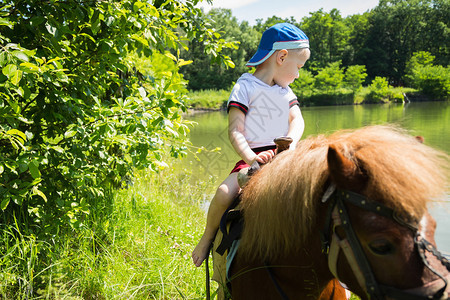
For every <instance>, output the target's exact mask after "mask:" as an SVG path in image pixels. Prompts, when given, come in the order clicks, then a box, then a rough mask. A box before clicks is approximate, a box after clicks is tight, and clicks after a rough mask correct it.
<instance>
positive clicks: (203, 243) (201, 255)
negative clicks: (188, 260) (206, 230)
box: [192, 235, 212, 267]
mask: <svg viewBox="0 0 450 300" xmlns="http://www.w3.org/2000/svg"><path fill="white" fill-rule="evenodd" d="M211 242H212V241H211V239H208V238H207V237H206V236H205V235H203V236H202V238H201V239H200V241H199V242H198V244H197V246H196V247H195V248H194V251H192V261H193V262H194V265H195V266H196V267H200V266H201V265H202V263H203V261H204V260H205V259H206V257H207V256H208V255H209V249H210V247H211Z"/></svg>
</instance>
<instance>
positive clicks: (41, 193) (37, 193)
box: [33, 186, 47, 202]
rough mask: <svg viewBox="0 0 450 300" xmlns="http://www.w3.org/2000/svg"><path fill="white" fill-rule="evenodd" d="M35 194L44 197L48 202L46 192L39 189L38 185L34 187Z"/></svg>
mask: <svg viewBox="0 0 450 300" xmlns="http://www.w3.org/2000/svg"><path fill="white" fill-rule="evenodd" d="M33 195H38V196H40V197H41V198H42V199H44V201H45V202H47V196H45V194H44V193H43V192H42V191H41V190H39V189H38V187H37V186H34V187H33Z"/></svg>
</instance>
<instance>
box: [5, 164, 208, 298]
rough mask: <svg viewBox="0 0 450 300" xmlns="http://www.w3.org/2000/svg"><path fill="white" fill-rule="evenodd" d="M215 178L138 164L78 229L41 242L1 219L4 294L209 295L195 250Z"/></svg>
mask: <svg viewBox="0 0 450 300" xmlns="http://www.w3.org/2000/svg"><path fill="white" fill-rule="evenodd" d="M175 167H176V166H175ZM192 183H193V184H192ZM211 186H212V184H211V182H201V181H199V180H197V179H196V178H195V176H193V175H192V174H189V171H188V170H185V171H183V172H181V171H180V172H174V171H173V169H167V170H163V171H161V173H160V174H155V173H149V172H139V173H138V176H137V178H136V183H135V185H133V186H131V187H130V188H129V189H128V190H123V191H120V192H118V193H117V194H116V195H115V198H114V203H113V205H112V207H110V208H102V207H97V208H96V209H92V213H91V215H90V220H86V223H87V224H89V225H86V227H85V228H84V229H83V230H81V231H76V232H75V231H71V232H66V233H64V234H61V235H60V236H55V237H54V240H52V241H50V242H49V241H45V242H44V241H39V240H37V239H36V238H35V237H34V236H32V235H30V236H25V235H23V234H21V233H20V232H18V230H17V229H16V228H15V227H13V226H9V227H6V226H2V227H1V228H0V230H1V231H0V232H1V234H2V242H3V243H2V246H1V248H0V249H1V251H0V299H205V293H206V291H205V268H204V267H201V268H196V267H194V265H193V264H192V261H191V257H190V253H191V251H192V249H193V246H194V244H195V243H196V242H197V241H198V239H199V238H200V234H201V231H202V230H203V228H204V222H205V213H204V211H203V210H202V209H201V208H200V207H201V205H200V204H201V201H202V200H203V199H204V198H205V193H210V190H209V188H210V187H211ZM208 198H209V197H208ZM11 237H12V238H11ZM4 241H10V242H9V243H6V244H5V243H4ZM43 253H45V255H43ZM212 287H213V288H214V285H212Z"/></svg>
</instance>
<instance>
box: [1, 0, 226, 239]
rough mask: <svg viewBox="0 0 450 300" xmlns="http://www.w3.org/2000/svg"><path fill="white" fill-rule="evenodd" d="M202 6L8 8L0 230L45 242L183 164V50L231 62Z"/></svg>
mask: <svg viewBox="0 0 450 300" xmlns="http://www.w3.org/2000/svg"><path fill="white" fill-rule="evenodd" d="M196 2H197V1H195V0H192V1H189V0H188V1H184V2H183V3H181V2H178V1H170V0H169V1H166V2H164V4H162V5H160V6H158V7H155V6H153V5H151V4H150V3H148V2H141V1H131V0H122V1H114V2H107V1H100V2H74V1H69V2H41V1H27V2H26V3H25V2H23V1H12V0H11V1H6V2H5V1H4V2H3V4H2V5H3V6H2V7H1V9H0V11H1V12H2V13H1V20H0V41H1V42H2V45H1V46H2V47H1V49H0V68H1V71H2V72H1V75H0V95H1V97H0V145H1V148H0V151H1V153H0V199H1V208H2V210H3V213H2V216H1V218H2V219H1V220H2V221H1V223H6V224H10V223H11V222H12V220H13V219H14V218H15V217H16V218H19V219H20V221H19V224H22V223H24V224H28V226H30V228H33V231H35V232H36V234H37V235H39V236H42V235H52V234H54V233H55V232H56V231H57V230H59V229H62V228H65V227H67V226H68V225H70V226H72V227H74V228H78V227H80V226H82V225H83V220H84V219H85V216H86V214H89V213H91V211H90V207H91V206H92V205H93V203H97V202H106V203H108V202H109V201H110V200H111V195H112V191H113V190H114V189H116V188H123V187H126V186H127V185H128V184H129V183H130V182H131V181H132V177H133V172H134V170H135V169H143V168H150V169H152V170H159V169H160V168H162V167H164V166H165V165H166V164H165V162H164V161H163V158H162V154H163V152H166V151H168V152H169V153H170V154H171V155H172V156H174V157H178V156H181V155H184V153H185V152H186V145H185V137H186V135H187V133H188V131H189V130H188V127H187V124H186V123H185V122H183V121H182V119H181V112H182V111H185V110H186V107H185V103H184V101H185V99H186V96H185V93H186V90H185V88H184V86H185V81H184V80H183V79H182V77H181V76H180V75H179V74H178V69H179V68H180V67H182V66H184V65H186V64H188V63H189V62H188V61H185V60H183V59H181V58H180V56H179V53H180V49H181V48H185V47H186V46H185V44H186V42H187V41H188V40H190V39H198V40H201V41H202V42H203V43H204V44H205V45H207V46H206V47H205V50H206V51H209V52H214V53H215V59H216V60H217V61H219V62H220V61H223V62H225V63H226V62H227V61H228V58H227V57H223V56H221V55H220V51H221V49H223V48H224V47H227V46H229V45H228V44H227V43H226V42H225V41H223V40H220V39H219V38H220V36H219V35H217V34H216V33H213V32H212V30H211V29H210V28H208V27H207V24H206V23H205V22H203V21H202V20H203V19H202V18H201V14H202V12H201V10H200V9H197V8H195V7H194V5H195V4H196ZM155 53H161V54H162V55H157V54H155ZM152 54H153V55H152ZM143 61H144V62H146V63H147V66H145V64H142V62H143ZM163 61H164V63H162V62H163ZM169 61H172V62H171V63H170V64H169V63H168V62H169ZM140 63H141V64H140ZM156 64H160V65H159V66H155V65H156ZM164 65H166V66H169V65H171V66H170V68H163V66H164ZM153 66H154V67H153ZM167 146H168V150H167V148H166V147H167Z"/></svg>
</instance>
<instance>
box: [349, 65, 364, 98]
mask: <svg viewBox="0 0 450 300" xmlns="http://www.w3.org/2000/svg"><path fill="white" fill-rule="evenodd" d="M366 77H367V73H366V66H361V65H354V66H349V67H348V68H347V70H346V71H345V74H344V85H345V86H346V87H348V88H350V89H352V90H353V91H354V92H356V91H358V90H359V89H361V88H362V83H363V82H364V80H365V79H366Z"/></svg>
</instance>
